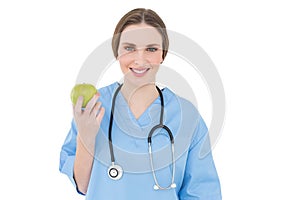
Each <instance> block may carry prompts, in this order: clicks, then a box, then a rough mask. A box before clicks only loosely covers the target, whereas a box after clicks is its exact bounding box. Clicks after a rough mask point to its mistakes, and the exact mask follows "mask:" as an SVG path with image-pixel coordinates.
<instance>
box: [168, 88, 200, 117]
mask: <svg viewBox="0 0 300 200" xmlns="http://www.w3.org/2000/svg"><path fill="white" fill-rule="evenodd" d="M162 91H163V95H164V98H165V106H167V107H170V108H172V109H175V110H176V111H177V112H179V113H187V114H188V115H189V116H190V117H193V118H194V119H196V118H198V117H199V116H200V113H199V111H198V108H197V107H196V105H194V104H193V103H192V102H191V101H190V100H188V99H186V98H184V97H181V96H179V95H177V94H176V93H174V92H173V91H172V90H171V89H170V88H168V87H165V88H163V89H162Z"/></svg>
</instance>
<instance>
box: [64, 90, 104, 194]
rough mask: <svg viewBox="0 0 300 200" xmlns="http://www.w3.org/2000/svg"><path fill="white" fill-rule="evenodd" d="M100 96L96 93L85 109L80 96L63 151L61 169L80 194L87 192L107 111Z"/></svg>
mask: <svg viewBox="0 0 300 200" xmlns="http://www.w3.org/2000/svg"><path fill="white" fill-rule="evenodd" d="M98 98H99V94H96V95H95V96H94V97H93V98H92V99H91V100H90V101H89V102H88V104H87V106H86V108H85V109H84V110H82V109H81V106H82V102H83V99H82V98H78V101H77V103H76V105H75V106H74V109H73V111H74V112H73V115H74V121H73V122H72V128H71V130H70V132H69V134H68V137H67V139H66V141H65V143H64V145H63V147H62V151H61V160H60V171H61V172H62V173H65V174H66V175H68V177H69V178H70V180H71V182H72V183H73V184H74V185H75V186H76V189H77V191H78V192H79V193H80V194H85V193H86V192H87V188H88V183H89V180H90V175H91V170H92V165H93V160H94V157H93V156H94V147H95V138H96V135H97V133H98V130H99V127H100V124H101V121H102V118H103V115H104V112H105V110H104V108H103V107H102V108H101V103H100V102H97V99H98ZM77 133H78V134H77Z"/></svg>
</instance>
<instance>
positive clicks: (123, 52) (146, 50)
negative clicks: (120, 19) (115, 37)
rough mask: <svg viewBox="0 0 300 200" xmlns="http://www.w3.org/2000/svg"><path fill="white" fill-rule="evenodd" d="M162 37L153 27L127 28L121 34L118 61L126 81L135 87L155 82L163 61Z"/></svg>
mask: <svg viewBox="0 0 300 200" xmlns="http://www.w3.org/2000/svg"><path fill="white" fill-rule="evenodd" d="M162 52H163V51H162V37H161V35H160V33H159V32H158V31H157V30H156V29H155V28H154V27H152V26H149V25H146V24H136V25H130V26H127V27H126V28H125V29H124V31H123V32H122V33H121V37H120V43H119V49H118V58H117V59H118V61H119V63H120V67H121V70H122V72H123V74H124V81H130V82H131V83H132V84H135V85H142V84H148V83H153V82H155V75H156V73H157V71H158V67H159V65H160V63H161V62H162V61H163V59H162Z"/></svg>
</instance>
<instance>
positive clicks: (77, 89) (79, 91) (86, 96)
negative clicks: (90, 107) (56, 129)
mask: <svg viewBox="0 0 300 200" xmlns="http://www.w3.org/2000/svg"><path fill="white" fill-rule="evenodd" d="M97 92H98V91H97V89H96V88H95V86H94V85H92V84H88V83H80V84H76V85H75V86H74V87H73V89H72V91H71V100H72V103H73V105H75V104H76V102H77V99H78V97H79V96H83V103H82V107H83V108H85V106H86V104H87V103H88V102H89V100H91V99H92V97H93V96H94V95H95V94H96V93H97Z"/></svg>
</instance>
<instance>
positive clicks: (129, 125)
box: [59, 82, 222, 200]
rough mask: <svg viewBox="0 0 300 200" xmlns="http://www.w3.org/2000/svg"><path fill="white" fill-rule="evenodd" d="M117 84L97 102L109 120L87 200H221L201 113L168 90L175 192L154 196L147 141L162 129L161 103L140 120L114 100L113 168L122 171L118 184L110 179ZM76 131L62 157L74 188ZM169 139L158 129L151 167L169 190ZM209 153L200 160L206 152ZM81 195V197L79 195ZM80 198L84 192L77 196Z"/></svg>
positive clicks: (166, 103)
mask: <svg viewBox="0 0 300 200" xmlns="http://www.w3.org/2000/svg"><path fill="white" fill-rule="evenodd" d="M118 86H119V84H118V83H117V82H115V83H113V84H111V85H109V86H106V87H103V88H100V89H99V92H100V94H101V96H100V99H99V101H101V102H102V106H103V107H104V108H105V115H104V117H103V120H102V122H101V126H100V129H99V132H98V135H97V137H96V145H95V152H94V155H95V156H94V162H93V167H92V172H91V177H90V182H89V186H88V191H87V194H86V199H87V200H95V199H97V200H102V199H103V200H108V199H109V200H124V199H130V200H134V199H138V200H140V199H143V200H148V199H149V200H153V199H164V200H175V199H180V200H187V199H201V200H204V199H207V200H220V199H222V197H221V188H220V182H219V178H218V174H217V171H216V168H215V165H214V161H213V157H212V154H211V151H210V150H207V149H210V144H209V142H208V143H207V142H205V141H209V140H207V138H206V137H208V131H207V127H206V125H205V122H204V121H203V119H202V118H201V116H200V114H199V113H198V111H197V109H196V108H195V107H194V106H193V104H192V103H190V102H189V101H187V100H185V99H183V98H181V97H179V96H177V95H175V94H174V93H173V92H172V91H171V90H169V89H168V88H164V89H163V90H162V94H163V97H164V120H163V121H164V124H165V125H166V126H168V127H169V129H170V130H171V131H172V133H173V136H174V142H175V160H176V162H175V166H176V169H175V183H176V185H177V187H176V188H174V189H169V190H154V189H153V186H154V184H155V182H154V178H153V175H152V171H151V165H150V158H149V154H148V141H147V137H148V134H149V132H150V130H151V128H152V127H153V126H155V125H157V124H159V116H160V109H161V104H160V98H159V97H158V98H157V99H156V100H155V101H154V102H153V103H152V104H151V105H150V106H149V107H148V108H147V109H146V111H145V112H144V113H143V114H142V115H141V116H140V117H139V118H138V119H136V118H135V117H134V115H133V114H132V112H131V111H130V109H129V107H128V104H127V102H126V100H125V99H124V97H123V95H122V93H121V92H120V93H119V94H118V96H117V98H116V103H115V113H114V124H113V128H112V143H113V146H114V154H115V164H118V165H120V166H122V168H123V171H124V172H123V176H122V178H121V179H120V180H112V179H110V178H109V177H108V174H107V169H108V167H109V166H110V165H111V161H110V153H109V145H108V126H109V119H110V113H111V104H112V97H113V95H114V93H115V90H116V89H117V87H118ZM76 136H77V128H76V124H75V122H74V120H72V123H71V129H70V131H69V133H68V135H67V137H66V139H65V141H64V144H63V146H62V149H61V153H60V166H59V170H60V172H62V173H64V174H66V175H67V176H68V177H69V179H70V180H71V182H72V183H73V184H74V186H75V187H76V183H75V181H74V178H73V167H74V159H75V152H76ZM170 146H171V143H170V139H169V136H168V134H167V132H166V131H164V130H163V129H160V130H158V131H156V132H155V133H154V134H153V136H152V151H153V163H154V168H155V173H156V177H157V180H158V183H159V184H160V185H161V186H162V187H167V186H169V185H170V183H171V179H172V159H171V158H172V157H171V156H172V152H171V148H170ZM205 151H206V152H208V153H206V154H205V156H202V154H203V152H205ZM78 192H79V191H78ZM79 193H80V192H79Z"/></svg>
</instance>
